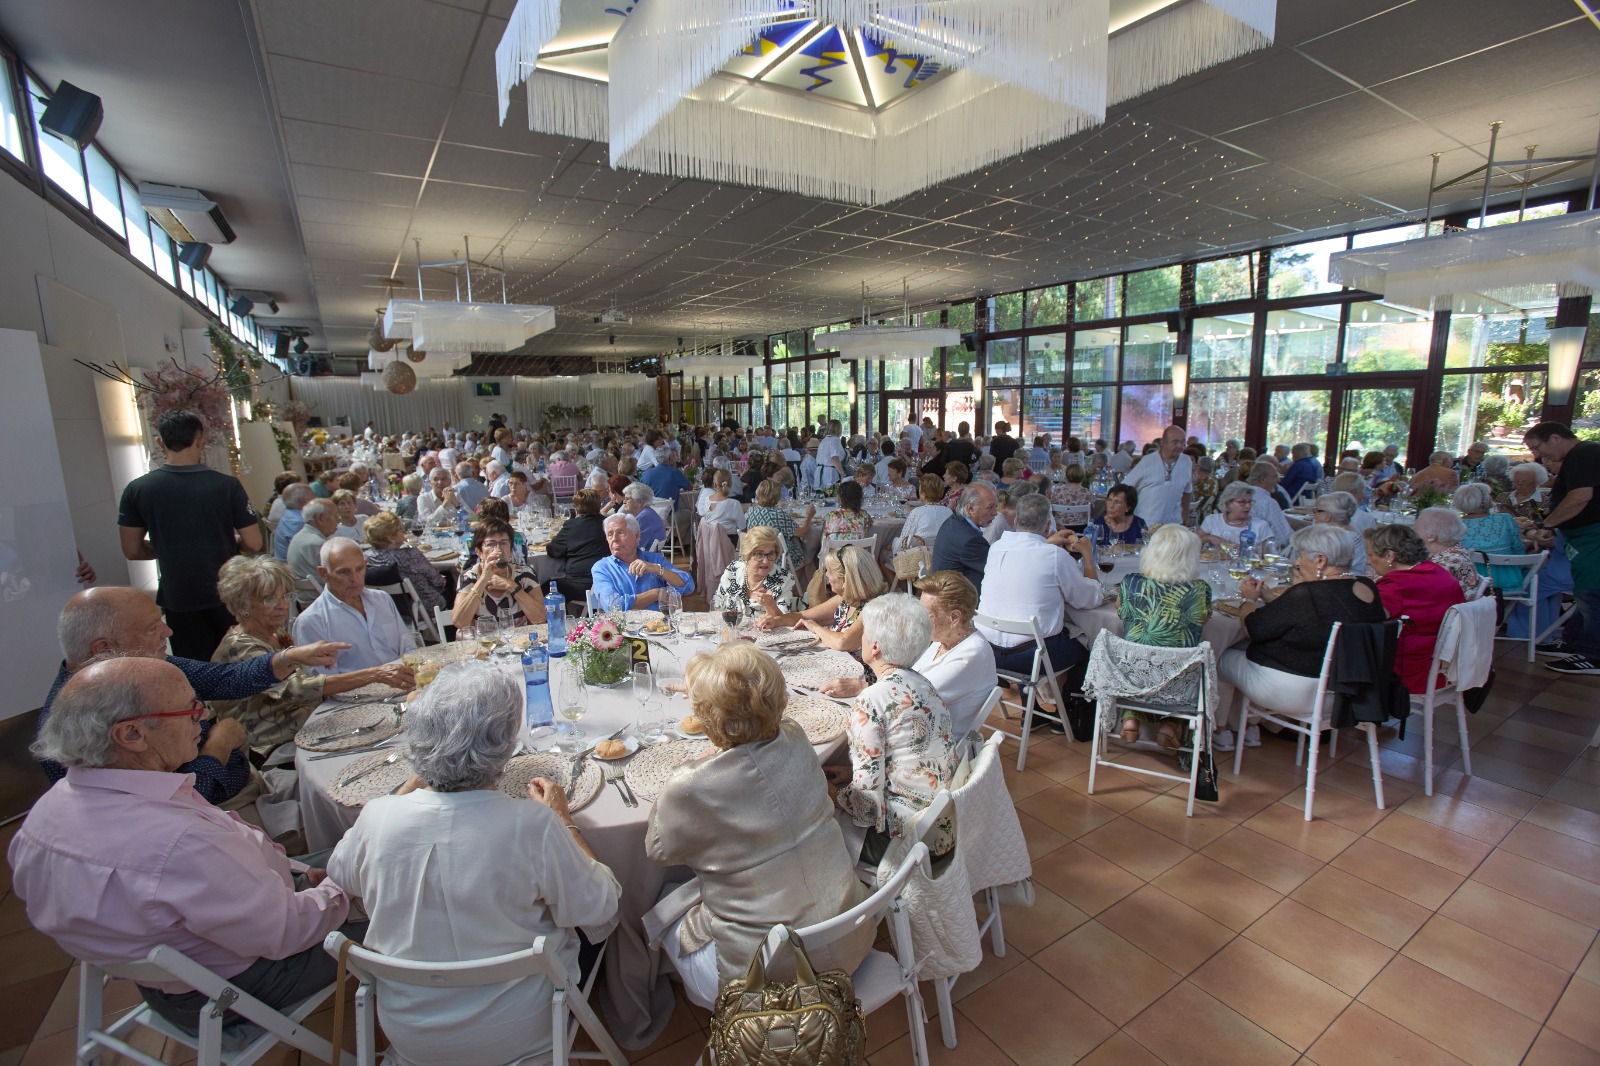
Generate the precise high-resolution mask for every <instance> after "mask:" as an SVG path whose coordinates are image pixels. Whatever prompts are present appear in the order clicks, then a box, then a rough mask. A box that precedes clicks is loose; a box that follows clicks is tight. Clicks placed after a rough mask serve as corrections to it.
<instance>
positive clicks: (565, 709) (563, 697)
mask: <svg viewBox="0 0 1600 1066" xmlns="http://www.w3.org/2000/svg"><path fill="white" fill-rule="evenodd" d="M588 710H589V690H588V689H587V688H585V687H584V684H583V674H582V673H581V672H580V671H579V670H578V668H577V666H576V665H575V664H571V663H569V664H567V667H566V669H565V670H563V671H562V673H561V685H560V687H559V689H558V690H557V692H556V713H557V714H559V715H560V716H561V717H562V718H563V719H565V721H564V722H563V723H562V724H561V725H560V726H558V727H557V730H558V731H559V732H560V734H561V737H562V739H563V740H570V741H573V742H574V744H575V745H576V744H577V743H579V742H581V741H584V740H586V739H588V736H589V734H587V733H585V732H584V731H583V730H581V729H579V728H578V726H577V722H578V720H579V719H581V718H582V717H583V716H584V715H585V714H586V713H587V712H588Z"/></svg>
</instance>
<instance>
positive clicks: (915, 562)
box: [893, 537, 933, 581]
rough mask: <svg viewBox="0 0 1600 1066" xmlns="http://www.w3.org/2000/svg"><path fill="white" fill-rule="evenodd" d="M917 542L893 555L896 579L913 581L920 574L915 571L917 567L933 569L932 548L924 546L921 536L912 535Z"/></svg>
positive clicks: (924, 542)
mask: <svg viewBox="0 0 1600 1066" xmlns="http://www.w3.org/2000/svg"><path fill="white" fill-rule="evenodd" d="M911 539H912V540H915V541H916V542H917V544H916V546H915V547H911V548H905V549H903V550H901V552H900V554H898V555H896V556H895V557H894V563H893V566H894V576H895V580H897V581H915V580H917V578H918V577H920V576H921V575H920V574H918V573H917V570H918V568H919V567H926V568H927V570H928V571H930V572H931V571H932V570H933V549H932V548H929V547H927V546H926V544H927V542H926V541H924V540H923V539H922V538H921V537H912V538H911Z"/></svg>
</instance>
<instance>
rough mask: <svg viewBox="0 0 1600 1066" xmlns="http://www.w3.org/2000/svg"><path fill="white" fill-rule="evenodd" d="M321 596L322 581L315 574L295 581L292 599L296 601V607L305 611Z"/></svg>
mask: <svg viewBox="0 0 1600 1066" xmlns="http://www.w3.org/2000/svg"><path fill="white" fill-rule="evenodd" d="M320 595H322V579H321V578H319V577H317V575H316V574H315V573H310V574H307V575H306V576H305V577H301V578H296V579H295V583H294V589H293V590H292V592H291V594H290V598H291V599H292V600H293V601H294V606H295V607H297V608H298V609H299V610H302V611H303V610H305V609H306V608H307V607H310V606H311V601H312V600H315V599H316V598H317V597H318V596H320Z"/></svg>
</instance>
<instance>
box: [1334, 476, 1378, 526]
mask: <svg viewBox="0 0 1600 1066" xmlns="http://www.w3.org/2000/svg"><path fill="white" fill-rule="evenodd" d="M1333 491H1334V492H1345V493H1349V494H1350V498H1351V499H1352V500H1354V501H1355V507H1356V509H1355V512H1354V513H1353V514H1351V515H1350V520H1349V521H1348V522H1347V523H1345V524H1346V525H1348V526H1349V527H1350V528H1351V529H1353V530H1355V531H1356V532H1357V533H1364V532H1366V531H1367V530H1369V529H1371V528H1372V527H1373V526H1375V525H1377V524H1378V519H1377V518H1376V517H1374V515H1373V513H1372V511H1371V510H1369V509H1368V508H1367V479H1366V478H1364V477H1362V476H1361V475H1360V474H1359V473H1350V472H1346V473H1343V474H1340V475H1339V476H1338V477H1336V478H1334V479H1333Z"/></svg>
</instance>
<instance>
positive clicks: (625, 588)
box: [590, 513, 948, 611]
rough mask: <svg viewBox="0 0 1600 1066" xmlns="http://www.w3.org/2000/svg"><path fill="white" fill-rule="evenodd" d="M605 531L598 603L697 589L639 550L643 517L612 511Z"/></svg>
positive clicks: (653, 605)
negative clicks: (605, 553) (607, 553)
mask: <svg viewBox="0 0 1600 1066" xmlns="http://www.w3.org/2000/svg"><path fill="white" fill-rule="evenodd" d="M947 524H948V523H947ZM605 531H606V545H607V546H608V547H609V548H610V549H611V554H610V556H608V557H607V558H604V559H601V560H600V561H599V562H598V563H595V564H594V569H593V570H591V571H590V573H591V575H592V576H593V577H594V602H595V603H596V604H597V605H600V606H602V607H603V606H606V605H607V604H609V603H610V602H611V601H612V600H614V599H621V600H622V601H623V604H622V607H623V610H627V611H643V610H652V611H659V610H660V609H661V607H660V599H661V590H662V589H664V588H672V589H676V590H677V592H678V593H679V595H684V596H687V595H688V594H689V593H691V592H693V591H694V578H692V577H690V576H689V575H688V574H687V573H685V572H684V571H682V570H679V569H678V568H677V567H675V566H673V565H672V564H671V563H670V562H668V561H667V557H666V556H665V555H662V554H661V553H660V552H648V551H640V550H639V521H638V519H636V518H634V517H633V515H631V514H626V513H623V514H614V515H612V516H611V517H610V518H607V519H606V522H605Z"/></svg>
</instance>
